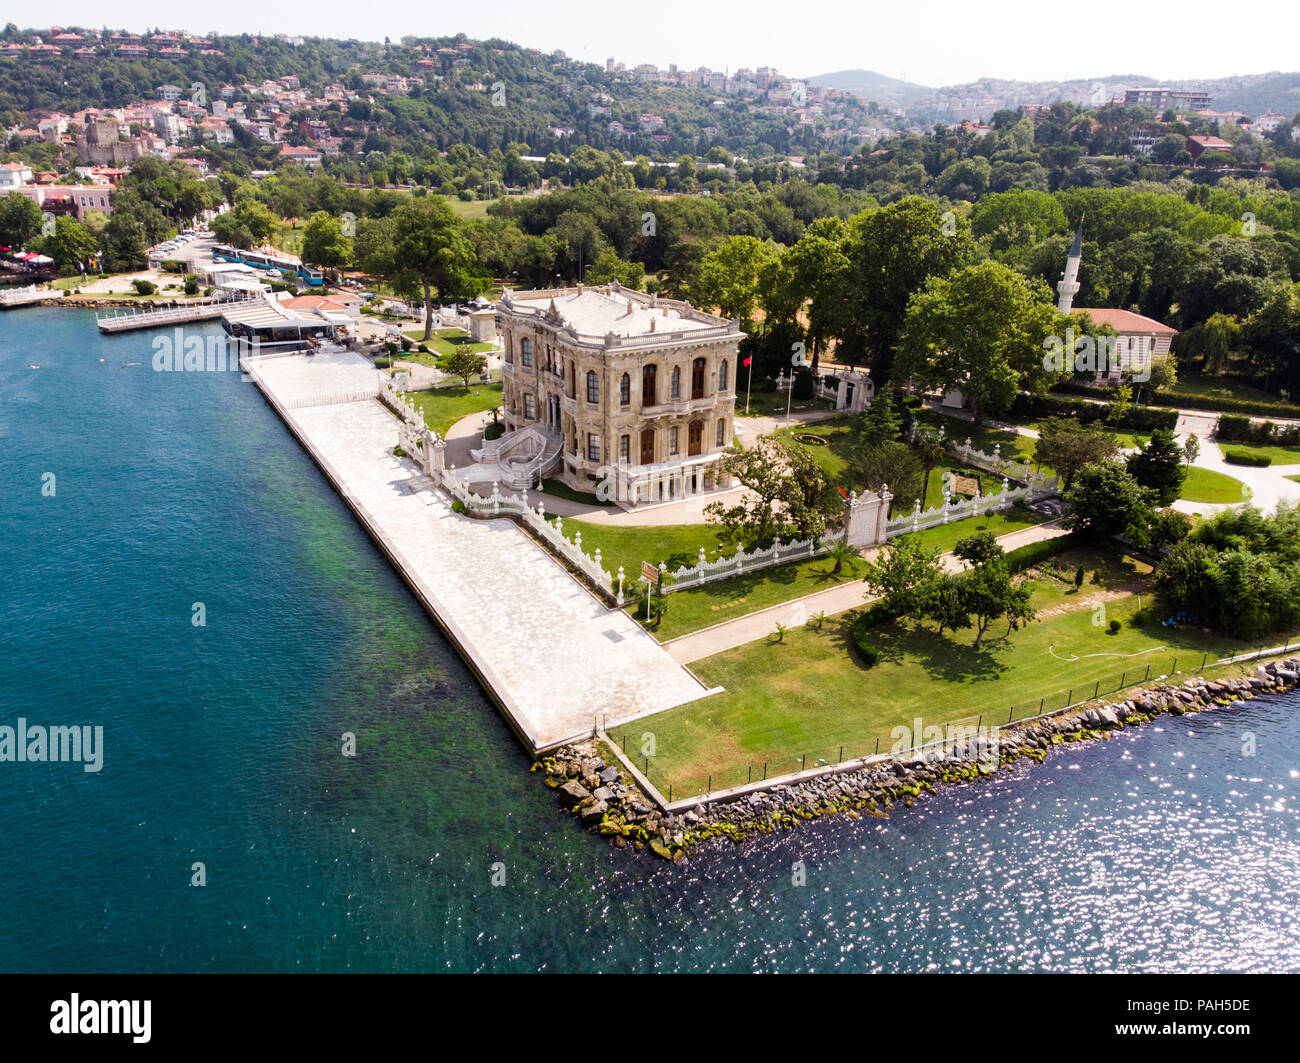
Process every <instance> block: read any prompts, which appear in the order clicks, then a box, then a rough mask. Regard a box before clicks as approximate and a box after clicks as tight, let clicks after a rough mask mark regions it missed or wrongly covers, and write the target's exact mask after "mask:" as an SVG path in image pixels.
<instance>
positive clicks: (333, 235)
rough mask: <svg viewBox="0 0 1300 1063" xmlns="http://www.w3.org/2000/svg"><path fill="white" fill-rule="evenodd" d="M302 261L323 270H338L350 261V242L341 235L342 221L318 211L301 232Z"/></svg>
mask: <svg viewBox="0 0 1300 1063" xmlns="http://www.w3.org/2000/svg"><path fill="white" fill-rule="evenodd" d="M302 260H303V261H304V262H310V263H311V264H312V265H314V266H321V267H323V268H325V269H340V268H342V267H343V266H346V265H347V264H348V263H349V262H350V261H351V260H352V242H351V241H350V240H349V239H348V237H347V236H346V235H344V233H343V223H342V221H341V220H340V219H339V218H338V217H336V216H335V215H333V214H327V213H326V212H325V211H323V210H318V211H317V212H316V213H315V214H313V215H312V216H311V217H310V218H308V219H307V224H306V225H304V226H303V230H302Z"/></svg>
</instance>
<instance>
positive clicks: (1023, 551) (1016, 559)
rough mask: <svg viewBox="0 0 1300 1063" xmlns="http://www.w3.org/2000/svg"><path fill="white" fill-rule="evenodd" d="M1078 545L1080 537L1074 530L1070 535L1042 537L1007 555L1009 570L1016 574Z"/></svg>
mask: <svg viewBox="0 0 1300 1063" xmlns="http://www.w3.org/2000/svg"><path fill="white" fill-rule="evenodd" d="M1078 545H1079V537H1078V536H1077V535H1076V534H1075V533H1074V532H1070V533H1069V534H1068V535H1058V536H1057V537H1056V538H1055V539H1040V540H1039V541H1038V542H1036V543H1028V544H1026V545H1025V546H1021V547H1017V548H1016V549H1015V550H1012V551H1011V552H1010V553H1009V554H1007V555H1006V557H1005V561H1006V563H1007V568H1008V570H1010V572H1011V573H1012V575H1014V574H1015V573H1017V572H1023V571H1024V570H1025V569H1027V568H1033V567H1034V566H1035V565H1041V564H1042V563H1043V562H1044V561H1046V560H1047V559H1048V558H1049V557H1055V556H1056V555H1057V554H1063V553H1065V551H1066V550H1069V549H1070V548H1072V547H1075V546H1078Z"/></svg>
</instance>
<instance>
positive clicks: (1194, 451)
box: [1183, 432, 1201, 465]
mask: <svg viewBox="0 0 1300 1063" xmlns="http://www.w3.org/2000/svg"><path fill="white" fill-rule="evenodd" d="M1200 453H1201V437H1200V436H1198V435H1197V434H1196V433H1195V432H1188V433H1187V438H1186V439H1184V440H1183V461H1185V462H1186V463H1187V464H1188V465H1195V464H1196V459H1197V457H1199V456H1200Z"/></svg>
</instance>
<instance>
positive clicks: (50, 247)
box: [44, 215, 99, 273]
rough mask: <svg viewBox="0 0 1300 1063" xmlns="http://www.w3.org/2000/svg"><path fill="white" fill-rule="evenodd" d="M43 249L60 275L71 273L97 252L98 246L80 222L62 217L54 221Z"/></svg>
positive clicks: (65, 216)
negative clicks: (52, 228) (52, 229)
mask: <svg viewBox="0 0 1300 1063" xmlns="http://www.w3.org/2000/svg"><path fill="white" fill-rule="evenodd" d="M44 249H45V253H46V254H47V255H49V256H50V258H52V259H54V265H55V268H56V269H58V271H59V272H60V273H73V272H75V271H76V269H77V264H78V263H80V262H82V261H83V260H84V259H86V258H87V257H88V256H90V255H93V254H94V253H95V252H96V251H98V250H99V244H98V243H97V242H96V241H95V238H94V237H93V236H92V235H91V234H90V230H89V229H87V228H86V227H85V226H84V225H82V224H81V222H79V221H77V219H76V218H70V217H68V216H67V215H64V216H63V217H61V218H59V219H57V220H56V221H55V223H54V232H53V233H52V234H51V235H49V236H47V237H46V238H45V243H44Z"/></svg>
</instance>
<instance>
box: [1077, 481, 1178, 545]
mask: <svg viewBox="0 0 1300 1063" xmlns="http://www.w3.org/2000/svg"><path fill="white" fill-rule="evenodd" d="M1065 500H1066V501H1067V502H1068V503H1069V504H1070V507H1071V511H1070V515H1069V517H1068V518H1067V525H1068V527H1069V528H1070V530H1071V531H1077V532H1080V533H1082V534H1084V535H1086V536H1087V537H1088V538H1090V539H1093V540H1094V541H1097V542H1101V541H1103V540H1105V539H1109V538H1110V537H1111V536H1113V535H1128V536H1130V537H1131V538H1133V539H1134V540H1136V541H1137V542H1143V541H1144V540H1145V539H1146V536H1147V530H1148V529H1149V528H1150V526H1151V522H1152V520H1154V519H1155V500H1156V496H1155V492H1154V491H1152V490H1150V489H1149V488H1146V487H1143V486H1142V485H1141V484H1140V483H1138V482H1137V480H1135V479H1133V476H1132V475H1131V474H1130V473H1129V471H1128V470H1127V469H1126V468H1124V466H1123V465H1121V464H1120V463H1119V462H1117V461H1103V462H1098V463H1097V464H1096V465H1088V466H1085V467H1084V468H1083V469H1081V470H1080V471H1079V474H1078V478H1077V480H1076V482H1075V484H1074V486H1073V487H1071V488H1070V490H1069V491H1067V492H1065Z"/></svg>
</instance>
